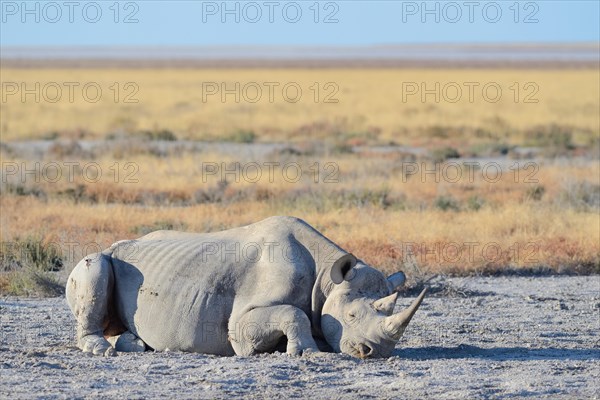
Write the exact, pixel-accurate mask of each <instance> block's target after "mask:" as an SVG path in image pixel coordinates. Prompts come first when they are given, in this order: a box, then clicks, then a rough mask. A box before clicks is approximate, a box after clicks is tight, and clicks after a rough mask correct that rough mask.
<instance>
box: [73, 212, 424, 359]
mask: <svg viewBox="0 0 600 400" xmlns="http://www.w3.org/2000/svg"><path fill="white" fill-rule="evenodd" d="M404 280H405V278H404V274H403V273H402V272H399V273H396V274H393V275H391V276H389V277H388V278H387V279H386V278H385V277H384V275H383V274H382V273H381V272H379V271H378V270H376V269H374V268H372V267H370V266H368V265H367V264H365V263H364V262H362V261H360V260H357V259H356V258H355V257H354V256H353V255H352V254H350V253H348V252H346V251H344V250H342V249H341V248H340V247H338V246H337V245H336V244H335V243H333V242H331V241H330V240H329V239H327V238H326V237H325V236H323V235H322V234H320V233H319V232H318V231H317V230H315V229H314V228H312V227H311V226H310V225H308V224H307V223H306V222H304V221H302V220H300V219H297V218H293V217H271V218H268V219H265V220H263V221H260V222H257V223H255V224H252V225H248V226H244V227H241V228H235V229H230V230H226V231H222V232H213V233H184V232H175V231H157V232H153V233H150V234H148V235H146V236H144V237H142V238H140V239H137V240H126V241H120V242H117V243H115V244H113V245H112V246H111V247H110V248H109V249H108V250H106V251H103V252H101V253H97V254H92V255H89V256H87V257H86V258H84V259H83V260H82V261H80V262H79V263H78V264H77V266H76V267H75V269H74V270H73V272H72V273H71V275H70V276H69V280H68V282H67V290H66V297H67V301H68V303H69V306H70V308H71V310H72V311H73V314H74V315H75V317H76V319H77V326H78V329H77V342H78V346H79V347H80V348H81V349H82V350H83V351H85V352H91V353H93V354H103V355H113V354H115V349H116V350H117V351H143V350H145V349H146V348H152V349H155V350H172V351H187V352H198V353H206V354H216V355H223V356H229V355H234V354H237V355H251V354H255V353H260V352H268V351H275V350H276V349H286V350H287V352H288V353H289V354H294V355H298V354H302V353H303V352H306V351H319V348H321V350H333V351H335V352H343V353H347V354H350V355H352V356H355V357H360V358H366V357H388V356H389V355H390V354H391V352H392V350H393V349H394V346H395V344H396V342H397V341H398V339H399V338H400V336H401V335H402V333H403V332H404V329H405V328H406V326H407V325H408V323H409V321H410V319H411V318H412V316H413V315H414V313H415V311H416V310H417V308H418V307H419V305H420V304H421V301H422V300H423V296H424V295H425V291H423V292H422V293H421V294H420V295H419V297H418V298H417V299H416V300H415V301H414V302H413V303H412V305H411V306H410V307H409V308H408V309H406V310H404V311H403V312H400V313H397V314H393V310H394V305H395V302H396V298H397V292H395V289H397V288H398V287H400V286H401V285H402V284H404ZM317 343H318V344H317Z"/></svg>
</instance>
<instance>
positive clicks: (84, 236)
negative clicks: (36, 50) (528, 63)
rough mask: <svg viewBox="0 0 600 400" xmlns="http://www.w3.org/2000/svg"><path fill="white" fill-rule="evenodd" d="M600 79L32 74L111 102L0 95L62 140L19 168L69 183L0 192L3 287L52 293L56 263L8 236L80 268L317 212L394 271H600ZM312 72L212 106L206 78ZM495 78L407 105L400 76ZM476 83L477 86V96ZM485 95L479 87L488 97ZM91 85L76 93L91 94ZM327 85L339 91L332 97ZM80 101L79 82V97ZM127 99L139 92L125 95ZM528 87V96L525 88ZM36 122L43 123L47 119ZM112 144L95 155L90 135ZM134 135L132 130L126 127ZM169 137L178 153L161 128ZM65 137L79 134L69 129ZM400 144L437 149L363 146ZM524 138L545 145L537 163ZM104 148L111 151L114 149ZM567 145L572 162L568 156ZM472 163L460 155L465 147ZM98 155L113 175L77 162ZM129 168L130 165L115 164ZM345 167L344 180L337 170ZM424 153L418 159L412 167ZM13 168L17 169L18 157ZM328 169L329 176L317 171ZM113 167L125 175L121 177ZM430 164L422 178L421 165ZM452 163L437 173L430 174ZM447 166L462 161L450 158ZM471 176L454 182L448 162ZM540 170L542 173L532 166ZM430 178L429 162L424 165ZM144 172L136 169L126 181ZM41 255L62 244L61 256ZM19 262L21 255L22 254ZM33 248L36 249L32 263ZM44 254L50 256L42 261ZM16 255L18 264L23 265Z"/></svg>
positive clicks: (476, 73) (21, 134) (239, 74)
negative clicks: (237, 166) (221, 170)
mask: <svg viewBox="0 0 600 400" xmlns="http://www.w3.org/2000/svg"><path fill="white" fill-rule="evenodd" d="M598 79H599V77H598V73H597V71H593V70H586V69H583V70H556V71H553V70H518V71H517V70H493V69H490V70H485V69H478V70H464V69H463V70H409V69H398V70H391V69H387V70H336V69H323V70H292V69H281V70H261V69H257V70H225V71H218V70H168V69H167V70H150V69H144V70H126V69H123V70H110V69H102V70H91V69H79V70H73V71H69V70H62V69H44V70H33V69H31V70H18V69H3V71H2V80H3V82H10V81H16V82H26V83H27V85H28V87H31V86H32V85H34V83H35V82H36V81H39V82H41V85H42V86H43V85H44V84H45V83H46V82H51V81H54V82H80V83H82V84H84V83H86V82H98V83H99V85H100V87H101V88H102V89H103V91H104V92H103V93H104V94H103V97H102V99H101V101H99V102H98V103H88V102H85V101H82V100H81V96H77V95H76V96H75V101H74V102H73V103H70V102H68V101H64V100H65V99H66V97H64V96H63V101H60V102H58V103H55V104H54V103H48V102H44V101H41V102H40V103H36V102H35V101H26V102H21V101H20V99H19V97H18V96H12V97H9V98H8V100H7V101H6V102H4V101H3V102H2V125H1V127H0V128H1V132H2V141H3V143H5V142H10V141H15V140H21V139H35V138H45V139H52V138H54V139H56V138H59V139H61V141H54V142H52V144H51V146H50V147H49V149H48V151H46V152H44V153H43V154H42V155H41V156H39V157H37V156H36V157H33V158H32V156H22V155H20V154H19V153H18V152H16V153H11V152H10V151H9V150H8V149H7V147H6V146H3V147H2V148H0V151H1V153H0V154H1V157H2V162H3V172H5V171H4V166H5V165H8V164H7V163H16V164H14V165H19V166H20V168H21V169H23V168H24V167H25V168H28V169H31V168H32V167H33V165H34V163H36V162H38V163H41V165H42V166H44V165H47V164H48V163H53V162H55V163H58V164H59V165H62V168H63V169H62V176H63V178H62V179H59V180H58V181H57V182H49V181H48V180H47V179H46V180H45V179H43V177H42V179H41V180H40V181H39V182H36V181H35V180H34V179H32V176H31V175H29V176H28V177H27V178H26V179H24V180H23V179H20V178H19V176H18V175H16V176H15V175H10V176H9V175H3V176H2V178H3V180H2V183H1V186H0V189H1V196H0V207H1V209H2V213H1V214H0V223H1V230H0V241H1V242H2V243H3V248H2V253H1V254H0V256H1V257H2V269H3V271H4V272H0V292H3V293H6V292H10V293H21V294H34V293H41V294H44V293H46V294H47V293H50V292H48V290H49V291H52V290H55V289H56V287H55V286H54V284H55V282H56V281H55V279H56V273H55V272H52V271H48V268H47V267H44V266H41V267H40V266H39V265H38V266H37V267H35V265H34V264H35V263H33V262H32V259H31V257H29V256H28V255H27V254H29V255H31V254H30V253H27V252H26V254H25V256H23V254H22V253H19V254H20V255H19V256H18V257H17V256H14V257H13V256H11V255H10V252H9V251H8V250H7V249H6V247H5V246H4V245H6V244H12V245H17V247H19V246H23V244H24V243H38V244H40V245H41V246H45V247H48V246H58V247H59V248H60V249H61V253H62V255H61V262H63V263H64V265H65V269H64V270H63V271H62V272H60V273H59V274H62V279H64V275H65V274H66V273H67V272H68V271H69V270H70V269H71V268H72V267H73V266H74V264H75V263H77V262H78V261H79V260H80V259H81V258H82V257H84V256H85V255H86V254H88V253H91V252H95V251H98V250H100V249H103V248H106V247H107V246H109V245H110V244H111V243H113V242H114V241H116V240H119V239H126V238H135V237H138V236H141V235H143V234H145V233H147V232H149V231H152V230H155V229H178V230H188V231H198V232H204V231H215V230H221V229H226V228H230V227H235V226H240V225H244V224H249V223H252V222H256V221H258V220H260V219H262V218H265V217H268V216H271V215H294V216H298V217H300V218H303V219H305V220H306V221H308V222H309V223H311V224H312V225H313V226H315V227H316V228H317V229H319V230H321V231H322V232H323V233H324V234H326V235H327V236H328V237H330V238H331V239H333V240H334V241H336V242H337V243H339V244H340V245H341V246H342V247H344V248H346V249H347V250H349V251H352V252H353V253H354V254H356V255H357V256H358V257H359V258H362V259H364V260H365V261H367V262H369V263H371V264H373V265H375V266H377V267H380V268H381V269H383V270H385V271H389V272H391V271H395V270H398V269H405V270H406V269H409V270H412V271H413V272H415V273H417V272H418V273H420V274H430V273H454V274H473V273H476V274H479V273H485V274H490V273H502V272H506V271H522V272H531V271H537V272H539V271H552V272H558V273H599V272H600V244H599V243H600V214H599V211H600V178H598V177H599V176H600V165H599V164H598V161H597V158H595V157H594V156H592V157H590V155H594V154H596V152H597V146H598V145H599V143H600V132H599V131H600V130H599V116H598V112H597V110H598V108H599V107H600V104H599V102H600V100H599V99H600V96H599V87H600V85H599V82H598ZM211 81H215V82H224V81H225V82H228V84H229V85H233V84H234V83H235V82H236V81H239V82H241V84H242V85H243V84H244V83H248V82H259V83H260V82H280V83H282V84H284V83H286V82H297V83H298V84H299V85H300V87H301V88H302V89H303V90H304V92H305V93H304V96H303V98H302V100H301V101H299V102H298V103H288V102H285V101H282V100H281V96H276V97H275V101H274V102H273V103H270V102H269V101H268V99H267V98H266V97H265V98H263V99H262V100H261V101H259V102H257V103H249V102H244V101H241V102H239V103H237V102H235V101H232V100H231V98H230V100H229V101H227V102H225V103H223V102H221V101H220V100H219V99H218V98H216V96H215V97H213V98H210V99H209V101H207V102H204V101H203V100H202V83H203V82H211ZM436 81H439V82H441V83H442V85H443V84H444V83H446V82H458V83H462V82H479V83H481V84H482V85H483V84H485V83H487V82H497V83H498V84H500V86H501V87H502V88H503V96H502V100H501V101H499V102H498V103H489V102H486V101H484V100H483V99H482V98H481V96H479V97H477V96H476V98H475V101H474V102H473V103H470V102H469V101H468V100H467V97H466V92H465V94H464V96H463V97H464V98H463V100H462V101H459V102H457V103H451V102H448V101H440V102H439V103H436V102H435V101H432V100H431V97H429V101H426V102H421V101H420V98H419V96H412V97H409V100H408V101H406V102H405V101H403V99H402V82H419V83H420V82H427V85H428V87H432V86H433V85H434V84H435V82H436ZM114 82H118V83H120V85H121V86H123V84H124V83H125V82H135V83H136V84H137V85H138V87H139V92H138V94H137V95H136V97H137V98H138V99H139V103H135V104H128V103H123V102H122V101H118V102H116V103H115V102H114V99H113V98H112V95H113V92H111V90H110V86H111V85H112V84H113V83H114ZM314 82H319V83H320V84H321V87H322V86H323V85H324V83H326V82H335V83H336V84H337V85H338V86H339V92H338V94H337V95H336V97H337V98H338V99H339V100H340V101H339V103H332V104H328V103H323V102H322V101H320V102H316V103H315V102H314V100H313V99H312V94H313V93H312V92H311V91H310V87H311V86H312V85H313V84H314ZM514 82H519V83H520V84H521V86H523V84H525V83H526V82H535V83H536V84H537V85H538V87H539V92H538V94H537V95H536V97H537V98H538V99H539V102H538V103H533V104H529V103H523V102H522V101H519V102H515V101H514V98H513V94H514V93H513V92H512V91H511V90H510V89H509V86H511V85H512V84H513V83H514ZM476 93H477V92H476ZM479 93H480V92H479ZM76 94H77V92H76ZM321 94H322V95H323V94H324V93H321ZM64 95H66V93H64ZM121 95H123V93H121ZM523 96H524V93H521V97H523ZM32 116H35V117H32ZM94 138H100V139H103V138H107V139H108V140H106V141H105V142H104V144H103V147H101V148H96V149H89V148H86V146H85V145H84V144H83V143H81V142H80V140H81V139H86V140H87V139H94ZM124 138H125V139H126V140H123V139H124ZM157 139H158V140H164V141H169V142H170V143H171V144H173V146H172V147H170V148H169V149H165V148H161V147H160V146H158V145H156V146H155V144H156V142H153V140H157ZM182 139H191V140H196V139H208V140H227V141H232V142H238V143H244V142H253V141H258V142H261V141H262V142H268V141H288V142H291V143H293V144H294V146H295V150H288V151H275V152H272V153H270V154H267V155H265V156H249V155H242V154H236V152H231V151H229V152H218V151H210V152H209V151H196V150H192V149H191V148H190V147H189V144H187V143H186V142H183V141H182ZM64 140H67V141H64ZM389 142H395V143H399V144H403V145H408V146H421V147H423V148H426V149H428V150H429V151H428V152H427V153H425V154H423V155H418V154H417V155H415V153H410V152H407V153H393V154H382V153H377V152H374V151H372V150H364V151H362V152H360V153H354V152H353V150H352V146H356V145H364V144H385V143H389ZM515 146H535V147H537V148H538V151H539V153H538V156H541V157H543V158H539V159H537V161H536V162H535V166H532V165H529V167H528V168H526V169H524V167H525V166H526V162H525V161H523V160H522V159H521V158H520V157H523V154H522V153H519V152H518V151H517V149H515ZM99 149H100V150H99ZM472 156H480V157H484V158H480V159H479V160H480V161H479V162H480V165H482V166H484V165H486V163H488V164H489V160H490V159H487V160H488V161H485V160H486V158H485V157H504V160H505V161H507V162H508V165H509V166H510V165H511V164H512V165H514V166H517V165H519V166H520V169H518V175H516V172H515V171H516V170H515V169H514V168H513V169H508V170H504V172H503V174H502V178H501V179H499V180H498V181H494V182H490V181H489V180H488V181H486V179H484V177H483V174H482V170H481V169H475V170H474V171H473V177H474V179H472V180H471V179H470V176H471V175H470V170H469V169H468V168H467V167H465V165H464V164H463V161H464V157H472ZM556 156H561V157H563V156H566V157H567V158H558V159H555V157H556ZM456 157H459V158H456ZM68 161H71V162H77V163H79V164H78V165H79V166H80V167H83V166H85V165H87V164H89V163H97V165H98V166H99V168H100V170H101V171H102V173H103V175H102V177H101V178H100V179H99V180H98V181H97V182H92V181H90V180H89V179H88V180H86V179H84V178H83V175H82V171H81V169H80V168H76V169H75V170H74V172H75V175H74V179H73V180H72V181H70V180H68V179H66V177H67V176H68V173H69V171H68V167H66V166H65V164H64V163H65V162H68ZM251 161H257V162H258V163H259V164H262V163H263V162H265V161H278V162H280V163H281V165H286V163H290V162H296V163H298V164H299V165H300V166H301V167H302V170H303V178H302V179H300V180H299V181H298V182H289V180H286V179H284V178H283V174H282V170H281V169H279V168H277V169H276V170H275V174H274V179H273V181H270V180H269V179H268V174H267V173H266V170H263V176H262V178H261V179H259V180H258V181H257V182H248V181H244V179H240V181H239V182H235V180H234V179H232V178H231V177H229V178H228V179H227V181H224V180H223V179H220V177H219V176H218V174H217V176H208V178H207V179H204V178H205V177H206V176H207V175H206V169H205V165H206V163H217V164H218V165H219V166H222V165H223V164H222V163H224V164H225V165H227V166H228V167H231V166H233V165H234V163H236V162H237V163H242V167H243V166H244V165H245V164H244V163H248V162H251ZM115 163H118V164H115ZM327 163H332V164H331V165H334V166H335V168H336V169H335V170H336V171H338V172H339V174H338V175H334V176H333V178H334V179H333V181H332V182H328V183H326V182H324V180H325V178H326V177H327V176H328V174H329V173H330V172H331V169H328V168H327V167H326V165H328V164H327ZM409 163H416V164H409ZM11 165H13V164H11ZM315 165H316V166H317V169H318V170H319V174H320V175H319V177H318V179H317V182H315ZM115 166H116V169H117V170H118V171H119V175H118V176H115V172H116V170H115ZM414 167H417V168H418V171H417V173H416V174H412V175H411V174H410V173H409V174H408V175H407V172H408V171H413V170H412V169H411V168H414ZM424 168H428V169H432V168H437V169H438V171H439V172H440V173H441V175H440V177H439V178H438V179H437V181H436V179H435V177H434V176H433V175H431V174H429V175H422V174H421V172H422V171H423V169H424ZM445 168H449V169H445ZM457 168H459V169H460V171H461V173H462V178H461V179H459V180H457V181H454V179H453V178H450V179H449V178H448V177H447V176H446V177H444V175H443V171H444V170H445V171H447V172H449V173H450V174H452V173H455V172H456V171H457ZM534 168H535V169H534ZM413 172H414V171H413ZM128 177H129V178H130V179H129V182H128V181H127V178H128ZM43 254H50V253H48V252H46V253H43ZM19 257H20V258H19ZM28 257H29V258H28ZM42 259H44V257H42ZM15 260H17V261H15Z"/></svg>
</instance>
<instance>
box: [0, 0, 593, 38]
mask: <svg viewBox="0 0 600 400" xmlns="http://www.w3.org/2000/svg"><path fill="white" fill-rule="evenodd" d="M65 1H66V0H57V1H56V2H52V1H50V2H49V1H30V2H26V8H27V10H24V8H23V7H22V5H23V2H22V1H21V0H18V1H5V0H2V1H1V2H0V3H1V7H0V10H1V12H2V15H1V21H2V25H1V29H0V33H1V39H0V44H1V45H2V46H87V45H101V46H119V45H123V46H132V45H133V46H138V45H142V46H155V45H161V46H162V45H166V46H178V45H179V46H190V45H191V46H194V45H200V46H204V45H369V44H387V43H424V42H434V43H435V42H573V41H575V42H581V41H588V42H589V41H598V40H600V39H599V35H600V33H599V22H598V21H599V20H600V8H599V3H600V2H599V1H597V0H592V1H535V2H532V1H519V2H516V1H514V0H511V1H496V2H491V1H471V2H469V1H468V0H464V1H462V0H461V1H456V2H451V1H450V2H449V1H439V2H435V1H428V2H426V3H424V2H422V1H417V2H411V1H331V2H328V1H320V2H316V1H314V0H309V1H296V2H290V1H270V0H264V1H262V0H259V1H256V2H248V1H237V2H236V1H228V2H226V3H224V2H222V1H216V2H210V1H148V0H145V1H132V2H127V1H121V2H119V3H116V2H115V1H114V0H109V1H96V2H91V1H73V5H72V6H65V5H64V3H65ZM115 4H117V6H118V7H115ZM224 4H226V7H227V8H229V9H232V10H235V9H236V7H237V10H238V11H237V12H234V13H232V14H225V15H223V14H222V10H223V5H224ZM315 4H316V5H317V7H315ZM423 4H426V7H427V8H428V9H429V10H433V12H432V13H430V14H423V13H422V11H423ZM515 5H516V7H515ZM257 6H258V7H257ZM436 7H437V11H435V10H436ZM117 9H118V13H117V12H116V10H117ZM284 9H285V10H286V11H285V12H284ZM317 9H318V10H319V12H318V14H317V13H316V10H317ZM517 9H518V13H517ZM84 10H85V12H84ZM98 10H100V12H101V15H98V14H97V12H98ZM298 10H300V11H301V16H297V12H298ZM257 11H260V13H261V16H260V17H259V16H258V14H257ZM271 11H272V22H271V21H270V17H271V16H270V15H269V14H270V12H271ZM498 11H500V13H501V15H498V14H497V13H498ZM458 12H459V13H460V15H459V14H457V13H458ZM471 12H472V13H471ZM58 13H60V15H59V14H58ZM70 14H71V15H70ZM236 14H237V15H236ZM127 16H129V19H130V20H131V21H130V22H131V23H124V20H125V19H126V17H127ZM328 16H329V19H330V23H325V22H324V20H325V19H326V18H327V17H328ZM236 17H238V18H239V22H236V21H235V18H236ZM436 17H437V18H439V22H436ZM36 18H39V22H37V21H36ZM222 18H226V21H225V22H222ZM422 18H425V22H423V21H422ZM115 19H116V20H117V22H115ZM315 19H317V21H318V22H315ZM253 20H256V22H252V21H253ZM294 20H297V21H296V22H293V21H294ZM94 21H96V22H94ZM136 21H137V22H136ZM336 21H337V22H336Z"/></svg>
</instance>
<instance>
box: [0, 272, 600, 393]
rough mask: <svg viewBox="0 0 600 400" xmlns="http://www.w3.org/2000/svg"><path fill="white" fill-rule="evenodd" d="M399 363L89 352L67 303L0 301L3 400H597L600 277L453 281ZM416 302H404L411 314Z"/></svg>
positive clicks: (413, 330)
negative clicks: (80, 343) (78, 344)
mask: <svg viewBox="0 0 600 400" xmlns="http://www.w3.org/2000/svg"><path fill="white" fill-rule="evenodd" d="M447 283H448V284H449V285H450V286H449V287H451V288H452V290H446V291H439V292H438V293H437V294H433V295H432V296H430V297H427V298H426V300H425V301H424V303H423V305H422V306H421V309H420V310H419V312H418V313H417V314H416V316H415V318H414V319H413V322H412V324H411V325H410V327H409V329H408V330H407V331H406V332H405V337H404V338H403V339H402V340H401V341H400V343H399V344H398V347H397V349H396V351H395V353H394V356H393V357H391V358H389V359H387V360H367V361H361V360H356V359H353V358H350V357H348V356H343V355H339V354H315V355H310V356H304V357H299V358H293V357H288V356H287V355H285V354H280V353H276V354H266V355H261V356H257V357H248V358H242V357H229V358H227V357H214V356H205V355H200V354H184V353H154V352H146V353H142V354H139V353H138V354H125V353H123V354H119V356H118V357H114V358H101V357H91V356H86V355H84V354H83V353H81V352H80V351H79V350H78V349H76V348H75V345H74V333H75V325H74V320H73V317H72V316H71V313H70V311H69V310H68V307H67V305H66V303H65V301H64V299H62V298H53V299H40V300H30V299H18V298H5V299H2V300H0V324H1V326H2V334H1V336H0V375H1V379H0V398H12V399H21V398H83V397H86V398H88V397H91V398H100V397H102V398H114V397H119V398H128V399H135V398H178V399H182V398H234V397H240V398H241V397H244V398H279V399H283V398H312V399H333V398H407V399H408V398H410V399H413V398H451V399H456V398H499V399H506V398H532V399H540V398H552V399H556V398H600V384H599V382H600V335H599V334H598V333H599V332H600V329H599V328H600V276H586V277H527V278H523V277H503V278H481V277H479V278H453V279H448V282H447ZM409 302H410V299H408V298H406V299H402V300H400V301H399V303H400V304H399V305H400V306H402V307H404V306H406V305H407V304H409Z"/></svg>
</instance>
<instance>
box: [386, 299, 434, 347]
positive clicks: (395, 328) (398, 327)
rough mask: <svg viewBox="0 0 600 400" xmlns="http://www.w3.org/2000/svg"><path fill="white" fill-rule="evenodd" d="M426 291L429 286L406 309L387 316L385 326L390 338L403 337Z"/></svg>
mask: <svg viewBox="0 0 600 400" xmlns="http://www.w3.org/2000/svg"><path fill="white" fill-rule="evenodd" d="M425 293H427V288H425V289H423V291H422V292H421V294H420V295H419V297H417V299H416V300H415V301H413V303H412V304H411V305H410V307H408V308H407V309H406V310H404V311H402V312H399V313H398V314H394V315H392V316H389V317H386V318H385V321H384V325H383V328H384V331H385V333H386V334H387V335H388V336H389V337H390V338H392V339H394V340H398V339H400V338H401V337H402V334H403V333H404V330H405V329H406V327H407V326H408V323H409V322H410V320H411V319H412V317H413V315H415V313H416V312H417V309H418V308H419V306H420V305H421V302H422V301H423V298H424V297H425Z"/></svg>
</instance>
